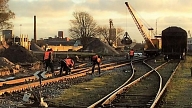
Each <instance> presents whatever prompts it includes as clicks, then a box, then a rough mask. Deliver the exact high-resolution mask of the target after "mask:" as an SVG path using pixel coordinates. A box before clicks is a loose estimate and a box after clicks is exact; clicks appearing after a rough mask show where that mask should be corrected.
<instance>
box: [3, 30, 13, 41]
mask: <svg viewBox="0 0 192 108" xmlns="http://www.w3.org/2000/svg"><path fill="white" fill-rule="evenodd" d="M2 35H3V37H5V40H6V41H7V40H8V39H11V38H12V30H3V31H2Z"/></svg>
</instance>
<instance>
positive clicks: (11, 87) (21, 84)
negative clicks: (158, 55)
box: [0, 59, 139, 95]
mask: <svg viewBox="0 0 192 108" xmlns="http://www.w3.org/2000/svg"><path fill="white" fill-rule="evenodd" d="M138 60H139V59H138ZM107 62H108V63H107ZM107 62H104V63H106V64H102V65H101V70H104V71H105V70H110V69H114V68H117V67H121V66H125V65H127V64H129V63H128V61H127V60H125V59H122V60H121V61H118V62H117V61H113V62H110V63H109V61H107ZM90 71H91V66H86V67H82V68H77V69H73V70H72V72H71V74H70V75H66V76H61V77H52V74H47V75H46V76H47V78H46V79H44V80H43V81H42V85H47V84H49V83H54V82H58V81H60V80H67V79H75V78H78V77H82V76H86V75H87V74H89V73H90ZM56 73H59V71H56ZM29 80H30V81H29ZM29 84H30V86H31V87H38V86H39V81H38V80H37V79H36V78H35V77H34V76H30V77H25V78H20V79H15V80H10V81H6V82H0V85H2V86H1V88H0V95H2V94H4V93H5V92H8V93H11V92H15V91H24V90H26V89H28V88H29Z"/></svg>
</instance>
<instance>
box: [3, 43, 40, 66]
mask: <svg viewBox="0 0 192 108" xmlns="http://www.w3.org/2000/svg"><path fill="white" fill-rule="evenodd" d="M0 57H5V58H7V59H8V60H9V61H11V62H13V63H34V62H36V61H38V59H37V58H36V56H35V55H34V54H33V53H32V52H30V51H29V50H27V49H26V48H24V47H23V46H20V45H11V46H9V48H7V49H5V50H4V51H3V52H1V53H0Z"/></svg>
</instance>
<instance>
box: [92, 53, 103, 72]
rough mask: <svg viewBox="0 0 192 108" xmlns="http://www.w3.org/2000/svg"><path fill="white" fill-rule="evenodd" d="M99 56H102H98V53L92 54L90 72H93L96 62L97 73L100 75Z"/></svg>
mask: <svg viewBox="0 0 192 108" xmlns="http://www.w3.org/2000/svg"><path fill="white" fill-rule="evenodd" d="M101 58H102V57H101V56H98V55H94V56H92V58H91V62H92V74H94V70H95V65H96V64H97V66H98V72H99V75H100V64H101Z"/></svg>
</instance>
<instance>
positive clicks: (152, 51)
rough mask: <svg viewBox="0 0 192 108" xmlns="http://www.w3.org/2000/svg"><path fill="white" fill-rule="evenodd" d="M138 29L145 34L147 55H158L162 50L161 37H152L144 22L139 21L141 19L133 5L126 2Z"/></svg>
mask: <svg viewBox="0 0 192 108" xmlns="http://www.w3.org/2000/svg"><path fill="white" fill-rule="evenodd" d="M125 4H126V6H127V8H128V10H129V12H130V14H131V16H132V18H133V20H134V22H135V24H136V26H137V28H138V30H139V31H140V33H141V35H142V36H143V38H144V40H145V42H146V46H145V49H144V52H145V53H146V55H147V56H151V55H158V54H159V52H160V50H159V48H160V45H159V44H160V42H159V39H151V36H150V35H149V33H148V32H146V29H145V28H144V26H143V24H142V23H141V21H139V19H138V18H137V16H136V15H135V14H134V11H133V9H132V7H131V6H130V5H129V4H128V2H125ZM148 30H153V29H152V28H149V29H148Z"/></svg>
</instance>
